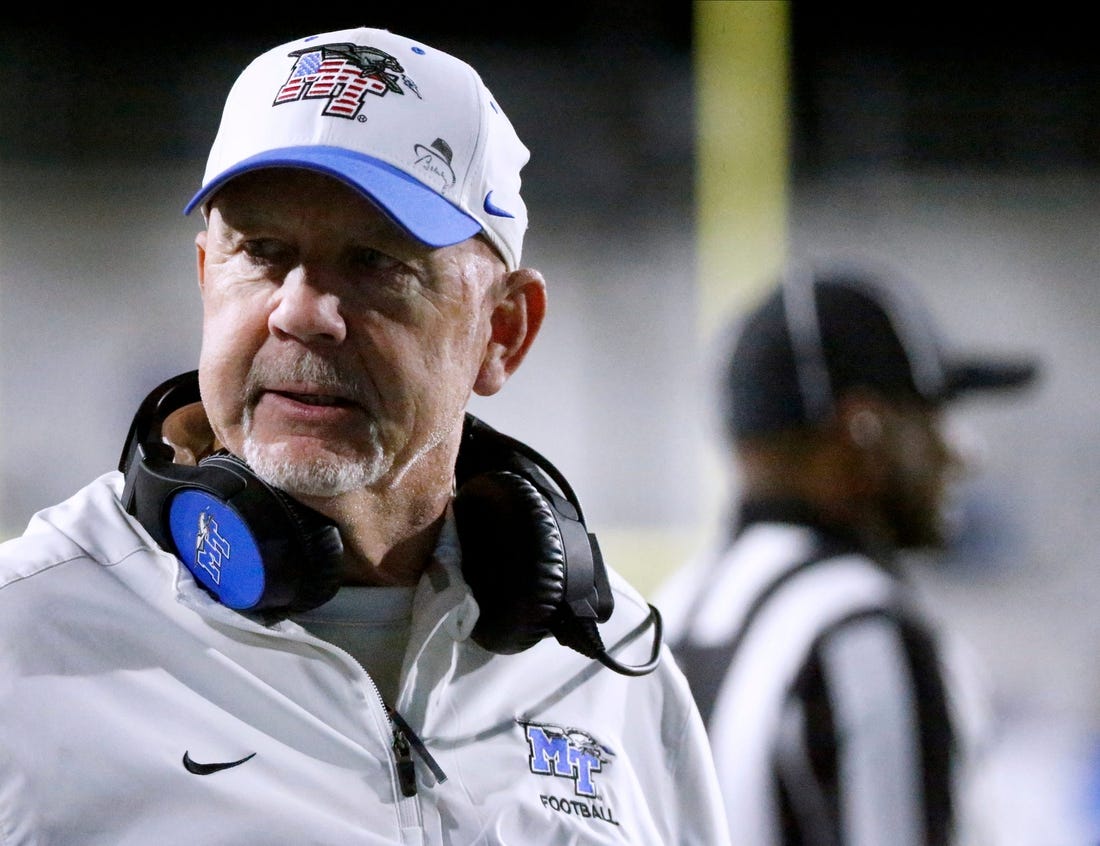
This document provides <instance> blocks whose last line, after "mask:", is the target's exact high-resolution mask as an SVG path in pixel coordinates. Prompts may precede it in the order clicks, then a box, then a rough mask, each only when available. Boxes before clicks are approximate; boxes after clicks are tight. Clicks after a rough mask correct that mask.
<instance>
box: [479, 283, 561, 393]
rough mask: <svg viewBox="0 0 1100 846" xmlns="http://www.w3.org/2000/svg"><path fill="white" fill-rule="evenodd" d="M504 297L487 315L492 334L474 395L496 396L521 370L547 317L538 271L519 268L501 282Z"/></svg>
mask: <svg viewBox="0 0 1100 846" xmlns="http://www.w3.org/2000/svg"><path fill="white" fill-rule="evenodd" d="M504 291H505V293H504V296H503V297H501V299H500V300H499V301H498V302H497V304H496V306H495V307H494V308H493V312H492V314H491V315H490V318H489V320H490V326H491V332H490V335H489V343H488V345H487V346H486V348H485V355H484V356H483V357H482V359H481V367H480V369H479V370H478V372H477V379H476V380H475V381H474V392H475V393H477V394H480V395H481V396H484V397H487V396H490V395H491V394H495V393H496V392H497V391H499V390H500V389H501V388H502V387H504V383H505V382H506V381H508V377H509V376H511V375H512V373H514V372H515V370H516V368H517V367H519V366H520V363H521V362H522V361H523V359H524V357H525V356H526V355H527V351H528V350H529V349H530V348H531V344H532V343H533V342H534V340H535V336H536V335H538V332H539V327H541V326H542V320H543V318H544V317H545V316H546V282H545V281H544V280H543V278H542V274H541V273H539V272H538V271H537V270H531V269H530V268H525V267H521V268H519V269H518V270H514V271H512V272H511V273H509V274H508V276H507V277H506V278H505V280H504Z"/></svg>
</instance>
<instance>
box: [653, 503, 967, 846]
mask: <svg viewBox="0 0 1100 846" xmlns="http://www.w3.org/2000/svg"><path fill="white" fill-rule="evenodd" d="M738 525H739V527H740V528H739V530H738V532H737V535H736V537H735V539H734V542H733V543H732V545H731V546H730V547H729V548H728V550H726V551H725V553H724V554H722V555H721V556H720V557H719V558H718V560H716V561H713V562H711V563H710V564H709V565H707V566H700V567H697V568H695V569H694V570H693V571H689V572H687V573H684V574H677V576H676V581H675V582H674V583H672V584H670V586H669V588H668V589H666V590H665V592H664V595H663V596H660V595H659V596H658V598H657V604H658V605H659V607H661V608H662V611H663V612H664V615H665V618H666V631H667V636H668V639H669V643H670V646H671V647H672V650H673V654H674V655H675V657H676V659H677V662H678V663H679V665H680V666H681V668H682V669H683V671H684V673H685V675H686V676H687V679H688V682H689V684H690V686H691V690H692V693H693V695H694V696H695V699H696V702H697V703H698V706H699V709H700V712H701V714H702V716H703V718H704V721H705V723H706V725H707V730H708V734H709V736H710V741H711V744H712V747H713V749H714V757H715V763H716V766H717V769H718V774H719V778H720V781H721V782H722V790H723V797H724V800H725V803H726V811H727V815H728V817H729V822H730V827H731V838H732V841H733V842H734V843H738V844H743V846H796V844H797V846H886V844H889V846H946V844H949V843H953V842H956V841H955V840H953V839H952V837H953V829H954V819H955V804H956V802H955V799H956V778H957V775H958V773H957V767H956V763H957V759H956V752H957V750H958V741H959V739H960V738H959V735H958V732H957V731H956V726H955V725H954V717H953V713H952V705H951V692H950V690H949V684H950V683H949V682H947V681H946V679H945V672H944V668H943V664H942V661H941V657H942V656H941V655H940V654H939V651H938V645H937V641H936V638H935V636H934V634H933V632H932V630H931V628H930V626H929V625H928V624H927V622H926V621H925V619H924V618H923V616H922V615H921V613H920V612H919V611H918V610H917V608H916V607H915V604H914V603H913V602H912V601H911V597H910V594H909V590H908V588H907V586H906V583H905V581H904V580H903V579H902V578H901V577H900V576H899V575H898V573H896V572H894V571H893V570H892V569H891V568H890V566H889V565H888V564H886V563H884V562H882V561H879V560H876V559H875V558H873V557H871V556H870V555H869V554H868V551H867V550H866V549H864V548H862V547H861V546H860V545H859V544H858V543H857V542H856V541H855V539H854V538H852V537H850V536H847V535H845V534H843V533H839V532H836V531H830V530H827V529H826V528H825V527H824V526H822V525H820V524H816V523H814V522H813V521H812V520H811V519H810V518H809V517H808V515H807V514H806V513H805V510H804V509H801V508H799V507H798V506H796V505H780V504H774V503H773V504H767V505H759V504H757V505H749V506H746V507H745V508H744V509H743V512H742V514H741V519H740V520H739V523H738Z"/></svg>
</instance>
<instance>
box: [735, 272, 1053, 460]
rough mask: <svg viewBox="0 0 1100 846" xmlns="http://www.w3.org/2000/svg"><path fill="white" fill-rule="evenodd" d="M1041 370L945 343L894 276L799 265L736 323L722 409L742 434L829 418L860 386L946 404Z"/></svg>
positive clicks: (1029, 362) (1024, 380)
mask: <svg viewBox="0 0 1100 846" xmlns="http://www.w3.org/2000/svg"><path fill="white" fill-rule="evenodd" d="M1036 374H1037V364H1036V362H1035V361H1034V360H1033V359H1031V358H1027V357H1022V356H1021V357H1016V358H1007V357H1001V356H984V355H976V354H960V353H958V352H956V351H949V350H947V349H946V348H945V347H944V345H943V343H942V341H941V339H940V337H939V332H938V331H937V329H936V326H935V325H934V323H933V321H932V319H931V315H930V314H929V313H928V311H927V310H926V309H925V307H924V305H923V304H922V303H921V302H920V301H919V300H918V299H917V298H916V296H915V294H914V292H913V291H912V290H911V289H909V288H906V287H903V286H901V285H899V284H898V283H897V281H896V280H895V281H890V282H887V281H886V280H885V279H884V278H882V277H879V276H874V275H872V274H871V273H869V272H867V271H862V270H855V271H853V270H851V269H843V270H813V269H810V268H805V267H801V268H793V269H790V270H788V271H787V272H786V273H785V274H784V275H783V277H782V280H781V281H780V283H779V284H778V285H777V286H776V287H775V289H774V290H773V291H771V292H770V294H769V295H768V296H766V298H765V299H764V300H763V301H762V302H761V303H760V304H759V305H758V306H757V307H756V308H755V309H753V310H752V311H751V312H750V313H749V314H747V315H746V316H745V317H744V319H743V320H742V322H741V324H740V326H739V330H738V332H737V334H736V337H735V341H734V346H733V350H732V354H731V356H730V358H729V360H728V363H727V367H726V372H725V381H724V392H725V397H724V400H725V405H726V408H725V415H724V417H725V421H726V424H727V430H728V434H729V435H730V436H731V437H733V438H735V439H738V438H744V437H752V436H756V435H764V434H770V433H774V432H779V431H782V430H785V429H791V428H795V427H801V426H808V425H809V426H812V425H818V424H822V423H824V422H826V421H827V420H828V419H829V416H830V415H831V413H832V407H833V402H834V400H835V398H836V397H837V396H839V395H840V394H842V393H843V392H844V391H846V390H848V389H849V388H853V387H866V388H871V389H874V390H876V391H877V392H879V393H880V394H882V395H884V396H886V397H889V398H898V399H902V398H916V399H922V400H924V401H926V402H929V403H932V404H940V403H943V402H946V401H948V400H951V399H954V398H956V397H958V396H960V395H962V394H965V393H969V392H972V391H993V390H1004V389H1009V388H1017V387H1022V386H1024V385H1027V384H1029V383H1031V382H1032V381H1033V380H1034V378H1035V376H1036Z"/></svg>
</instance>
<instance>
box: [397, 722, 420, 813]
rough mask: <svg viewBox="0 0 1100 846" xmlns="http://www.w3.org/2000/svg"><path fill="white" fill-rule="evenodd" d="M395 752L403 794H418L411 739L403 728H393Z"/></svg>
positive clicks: (398, 777) (398, 778)
mask: <svg viewBox="0 0 1100 846" xmlns="http://www.w3.org/2000/svg"><path fill="white" fill-rule="evenodd" d="M393 754H394V755H395V756H396V758H397V780H398V781H399V782H400V783H401V795H402V796H415V795H416V767H415V766H414V765H413V759H412V753H411V752H410V750H409V741H408V739H407V738H406V737H405V733H404V732H402V731H401V729H399V728H397V727H396V726H394V729H393Z"/></svg>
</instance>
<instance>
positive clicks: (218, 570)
mask: <svg viewBox="0 0 1100 846" xmlns="http://www.w3.org/2000/svg"><path fill="white" fill-rule="evenodd" d="M228 560H229V541H227V540H226V539H225V538H223V537H222V536H221V535H220V534H218V521H217V520H215V519H214V518H213V517H212V516H211V514H210V512H209V511H203V512H202V513H201V514H199V530H198V532H197V533H196V535H195V564H196V565H197V566H199V567H202V569H204V570H205V571H206V572H207V573H209V574H210V578H212V579H213V580H214V584H216V585H220V584H221V581H222V565H223V564H224V563H225V562H226V561H228Z"/></svg>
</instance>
